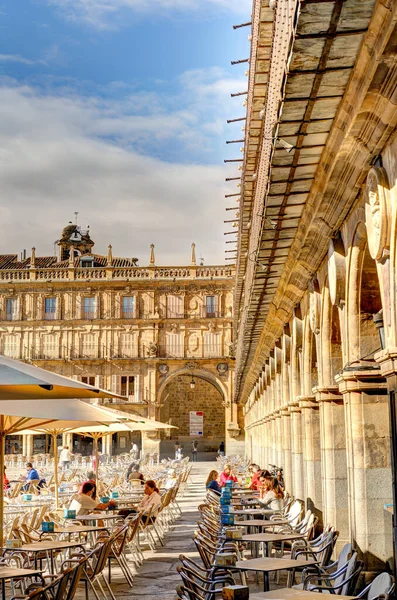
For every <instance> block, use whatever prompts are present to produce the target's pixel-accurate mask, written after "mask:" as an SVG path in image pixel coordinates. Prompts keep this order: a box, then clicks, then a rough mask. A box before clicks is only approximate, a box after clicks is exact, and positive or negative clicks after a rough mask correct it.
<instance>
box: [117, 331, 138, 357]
mask: <svg viewBox="0 0 397 600" xmlns="http://www.w3.org/2000/svg"><path fill="white" fill-rule="evenodd" d="M120 355H121V357H122V358H129V357H131V356H134V355H135V348H134V336H133V335H132V334H131V333H122V334H121V335H120Z"/></svg>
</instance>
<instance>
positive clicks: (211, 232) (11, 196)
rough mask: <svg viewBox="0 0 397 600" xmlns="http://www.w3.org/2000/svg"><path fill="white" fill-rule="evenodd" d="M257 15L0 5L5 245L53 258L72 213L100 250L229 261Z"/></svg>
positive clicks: (181, 3) (199, 9)
mask: <svg viewBox="0 0 397 600" xmlns="http://www.w3.org/2000/svg"><path fill="white" fill-rule="evenodd" d="M248 20H250V2H249V1H248V2H246V1H244V0H234V1H233V0H230V1H227V2H226V0H151V1H150V2H149V1H148V0H20V1H19V2H15V1H14V0H3V2H1V0H0V27H1V31H0V39H1V42H0V84H1V85H0V110H1V112H2V115H3V119H2V121H3V123H2V124H1V125H0V144H1V145H0V148H1V151H0V177H1V181H2V187H3V190H2V197H3V202H2V205H1V206H0V216H1V218H2V222H3V224H5V233H4V235H2V238H1V239H0V245H1V248H0V251H1V252H3V253H4V252H18V251H21V250H22V247H21V243H22V244H23V247H27V248H30V246H31V245H35V246H36V247H37V250H38V252H39V253H40V254H47V253H50V254H51V253H52V246H53V242H54V240H55V239H57V236H58V235H59V231H60V229H61V228H62V227H63V226H64V224H66V223H67V222H68V221H69V220H70V219H72V217H73V212H74V211H75V210H77V211H79V213H80V216H79V220H80V221H81V224H82V225H85V224H87V223H89V224H90V226H91V231H92V235H93V238H94V239H95V241H96V242H97V247H96V249H97V251H101V252H105V250H106V246H107V244H108V243H111V244H112V245H113V248H114V253H115V254H118V255H125V256H139V257H140V264H145V263H146V262H147V259H148V247H149V244H150V243H151V242H153V243H154V244H155V245H156V255H157V256H156V258H157V262H158V263H159V264H170V263H177V264H183V263H185V262H186V261H187V260H188V257H189V247H190V243H191V242H193V241H194V242H196V244H197V247H198V251H199V253H200V254H202V255H203V256H204V258H205V262H206V263H207V264H209V263H219V262H223V258H224V253H223V250H224V248H225V245H224V236H223V231H224V230H225V227H224V225H223V220H224V219H225V218H226V217H225V215H227V218H231V211H229V212H228V213H225V212H224V206H225V205H227V202H226V201H225V200H224V198H223V196H224V194H225V193H226V192H228V191H229V192H234V191H236V188H235V185H234V186H231V185H230V184H228V185H226V184H225V183H224V178H225V177H227V176H235V175H237V174H238V172H237V169H236V168H235V167H231V166H224V165H223V159H224V158H226V157H228V156H229V157H240V156H241V154H240V152H239V148H240V144H236V145H233V147H232V146H226V144H225V140H226V139H240V138H242V137H243V133H242V132H241V123H239V124H238V125H232V126H230V125H226V123H225V120H226V118H228V117H237V116H242V115H243V114H244V108H243V107H242V102H243V100H244V98H241V97H240V98H238V99H231V98H230V92H233V91H242V90H244V89H246V88H247V78H246V77H245V76H244V70H245V69H246V68H247V65H240V66H235V67H231V66H230V60H231V59H238V58H245V57H247V56H248V55H249V42H248V40H247V36H248V34H249V28H243V29H239V30H237V31H233V29H232V25H233V24H234V23H239V22H244V21H248ZM22 213H23V216H24V218H23V219H22V220H21V214H22ZM38 224H40V228H39V229H38V227H37V225H38ZM15 227H18V231H19V235H18V237H17V239H18V242H17V245H15V244H16V242H15V239H16V236H15V233H14V232H15ZM226 229H227V230H230V225H228V226H226ZM20 240H23V242H21V241H20ZM230 246H231V245H228V247H229V248H230Z"/></svg>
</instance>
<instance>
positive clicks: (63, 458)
mask: <svg viewBox="0 0 397 600" xmlns="http://www.w3.org/2000/svg"><path fill="white" fill-rule="evenodd" d="M71 459H72V455H71V454H70V450H69V446H64V447H63V448H62V450H61V452H60V454H59V464H60V466H61V468H62V469H64V470H65V471H66V470H67V469H69V467H70V462H71Z"/></svg>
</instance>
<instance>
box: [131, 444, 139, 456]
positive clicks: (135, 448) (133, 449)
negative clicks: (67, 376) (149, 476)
mask: <svg viewBox="0 0 397 600" xmlns="http://www.w3.org/2000/svg"><path fill="white" fill-rule="evenodd" d="M138 452H139V448H138V446H137V444H136V443H135V442H134V443H133V444H132V446H131V458H132V460H136V459H137V458H138Z"/></svg>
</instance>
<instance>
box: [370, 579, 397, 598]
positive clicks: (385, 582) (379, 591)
mask: <svg viewBox="0 0 397 600" xmlns="http://www.w3.org/2000/svg"><path fill="white" fill-rule="evenodd" d="M392 588H393V579H392V578H391V575H389V573H380V575H378V576H377V577H375V579H374V580H373V582H372V583H371V585H370V586H369V589H368V594H367V600H375V598H378V597H379V596H386V595H387V594H389V593H390V592H391V590H392Z"/></svg>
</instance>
